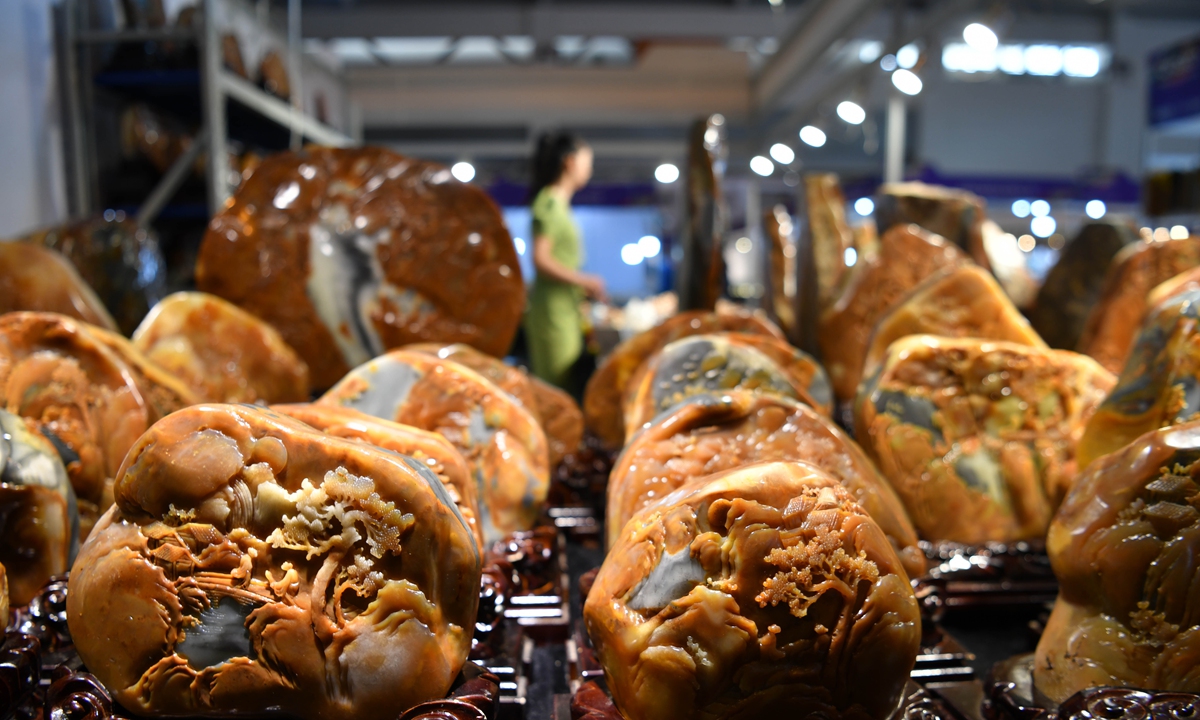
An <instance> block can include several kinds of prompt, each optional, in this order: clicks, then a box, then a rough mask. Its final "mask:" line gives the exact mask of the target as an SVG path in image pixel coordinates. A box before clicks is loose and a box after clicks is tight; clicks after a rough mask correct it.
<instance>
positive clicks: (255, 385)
mask: <svg viewBox="0 0 1200 720" xmlns="http://www.w3.org/2000/svg"><path fill="white" fill-rule="evenodd" d="M133 344H134V347H136V348H137V349H138V350H140V351H141V352H142V353H144V354H145V355H146V357H147V358H149V359H150V360H152V361H153V362H155V363H157V364H158V365H159V366H161V367H163V368H165V369H167V370H168V371H170V372H171V373H173V374H174V375H175V376H176V377H178V378H180V379H181V380H182V381H184V382H185V383H187V385H188V387H190V388H191V389H192V391H193V392H194V393H195V394H196V395H198V396H199V397H202V398H204V399H205V400H208V401H219V402H231V403H236V402H244V403H254V402H258V401H260V400H261V401H262V402H265V403H268V404H270V403H281V402H303V401H305V400H308V366H307V365H305V364H304V361H303V360H301V359H300V357H299V356H298V355H296V351H294V350H292V349H291V348H290V347H288V344H287V343H285V342H284V341H283V338H282V337H281V336H280V335H279V332H278V331H276V330H275V328H273V327H271V326H270V325H268V324H266V323H265V322H263V321H262V320H259V319H258V318H256V317H254V316H253V315H251V314H250V313H248V312H246V311H245V310H242V309H241V308H239V307H237V306H236V305H233V304H232V303H228V302H226V301H224V300H222V299H221V298H219V297H217V296H215V295H208V294H206V293H198V292H181V293H175V294H174V295H171V296H169V297H167V298H164V299H163V301H162V302H160V303H158V304H157V305H155V306H154V308H153V309H151V310H150V314H149V315H147V316H146V319H145V320H143V321H142V324H141V325H139V326H138V329H137V331H135V332H134V334H133Z"/></svg>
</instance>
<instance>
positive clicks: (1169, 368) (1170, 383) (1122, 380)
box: [1079, 289, 1200, 468]
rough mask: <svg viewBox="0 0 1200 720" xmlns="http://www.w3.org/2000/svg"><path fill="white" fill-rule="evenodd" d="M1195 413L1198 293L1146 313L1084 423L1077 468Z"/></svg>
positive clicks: (1198, 405) (1198, 404) (1199, 359)
mask: <svg viewBox="0 0 1200 720" xmlns="http://www.w3.org/2000/svg"><path fill="white" fill-rule="evenodd" d="M1197 413H1200V289H1195V290H1187V291H1184V292H1183V293H1182V294H1179V295H1176V296H1175V297H1172V298H1169V299H1168V300H1166V301H1165V302H1164V303H1162V304H1161V305H1159V306H1158V307H1156V308H1153V309H1152V310H1151V311H1150V314H1149V316H1148V317H1147V318H1146V322H1145V323H1144V324H1143V325H1142V329H1141V332H1140V333H1138V337H1137V342H1136V343H1135V344H1134V346H1133V352H1132V353H1131V354H1130V356H1129V360H1128V361H1127V362H1126V363H1125V369H1124V370H1123V371H1122V372H1121V376H1120V377H1119V378H1118V379H1117V385H1116V387H1114V388H1113V391H1112V393H1111V394H1110V395H1109V396H1108V397H1107V398H1105V400H1104V402H1103V403H1102V404H1101V405H1100V407H1099V408H1098V409H1097V410H1096V414H1095V415H1093V416H1092V418H1091V420H1089V421H1088V424H1087V428H1086V429H1085V430H1084V433H1083V439H1082V440H1080V443H1079V466H1080V468H1083V467H1086V466H1087V465H1088V464H1089V463H1091V462H1092V461H1093V460H1095V459H1096V458H1098V457H1100V456H1101V455H1105V454H1107V453H1110V452H1116V451H1117V450H1120V449H1121V448H1123V447H1125V446H1126V445H1128V444H1129V443H1131V442H1133V441H1134V440H1136V439H1137V438H1139V437H1141V436H1142V435H1144V434H1145V433H1148V432H1150V431H1151V430H1158V429H1159V428H1163V427H1168V426H1170V425H1176V424H1179V423H1182V422H1186V421H1188V420H1190V419H1192V418H1194V417H1195V416H1196V414H1197Z"/></svg>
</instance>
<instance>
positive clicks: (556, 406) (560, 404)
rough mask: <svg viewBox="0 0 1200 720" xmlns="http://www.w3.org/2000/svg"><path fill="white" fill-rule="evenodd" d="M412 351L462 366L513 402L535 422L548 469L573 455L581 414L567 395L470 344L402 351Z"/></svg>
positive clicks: (411, 347)
mask: <svg viewBox="0 0 1200 720" xmlns="http://www.w3.org/2000/svg"><path fill="white" fill-rule="evenodd" d="M404 349H405V350H410V351H412V352H423V353H426V354H427V355H436V356H437V357H440V358H442V359H444V360H453V361H454V362H456V363H458V364H460V365H465V366H467V367H469V368H471V369H472V370H474V371H475V372H477V373H479V374H480V375H482V376H484V377H485V378H487V379H488V380H491V381H492V382H493V383H495V384H496V386H497V387H499V388H500V389H501V390H503V391H504V392H506V393H508V394H509V395H511V396H512V397H513V399H514V400H516V401H517V402H518V403H519V404H520V405H521V407H523V408H525V409H526V410H528V411H529V414H530V415H533V417H534V418H535V419H537V421H538V424H539V425H541V426H542V430H543V431H544V432H545V433H546V441H547V442H548V443H549V449H550V466H551V467H555V466H557V465H558V464H559V463H560V462H562V459H563V457H564V456H565V455H566V454H567V453H569V452H574V451H575V449H576V448H577V447H578V446H579V441H580V440H582V439H583V412H582V411H580V409H579V406H578V405H576V404H575V401H574V400H573V399H572V398H571V396H570V395H568V394H567V393H565V392H563V391H562V390H559V389H558V388H556V387H554V386H553V385H550V384H549V383H546V382H544V381H542V380H539V379H538V378H536V377H534V376H533V375H530V374H528V373H526V372H525V371H524V370H522V369H521V368H517V367H513V366H512V365H509V364H507V363H505V362H504V361H503V360H499V359H497V358H494V357H492V356H491V355H487V354H485V353H481V352H479V351H478V350H476V349H475V348H473V347H471V346H470V345H464V344H462V343H456V344H454V345H438V344H436V343H418V344H416V345H409V346H407V347H405V348H404Z"/></svg>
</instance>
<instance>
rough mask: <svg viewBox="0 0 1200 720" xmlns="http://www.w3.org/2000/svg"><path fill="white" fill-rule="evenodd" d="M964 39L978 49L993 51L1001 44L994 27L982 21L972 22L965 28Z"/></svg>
mask: <svg viewBox="0 0 1200 720" xmlns="http://www.w3.org/2000/svg"><path fill="white" fill-rule="evenodd" d="M963 40H966V41H967V44H968V45H970V46H971V47H973V48H975V49H976V50H982V51H984V52H991V51H992V50H995V49H996V46H997V45H999V44H1000V38H998V37H996V33H994V32H992V29H991V28H990V27H988V26H987V25H984V24H982V23H971V24H970V25H968V26H966V27H965V28H963Z"/></svg>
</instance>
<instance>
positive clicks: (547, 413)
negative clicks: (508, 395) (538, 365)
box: [529, 375, 583, 466]
mask: <svg viewBox="0 0 1200 720" xmlns="http://www.w3.org/2000/svg"><path fill="white" fill-rule="evenodd" d="M529 380H530V382H531V383H532V384H533V397H534V400H535V401H536V402H537V409H538V415H539V419H540V420H541V423H542V430H544V431H546V442H547V443H548V444H549V448H550V464H551V465H554V466H557V465H558V464H559V463H561V462H562V461H563V460H565V459H566V457H567V456H568V455H571V454H574V453H578V452H581V451H582V450H583V445H582V443H583V410H582V409H580V407H579V403H577V402H575V398H573V397H571V396H570V395H568V394H567V393H566V392H564V391H562V390H560V389H559V388H557V387H555V386H553V385H551V384H550V383H548V382H546V381H544V380H541V379H540V378H536V377H534V376H532V375H530V376H529Z"/></svg>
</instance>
